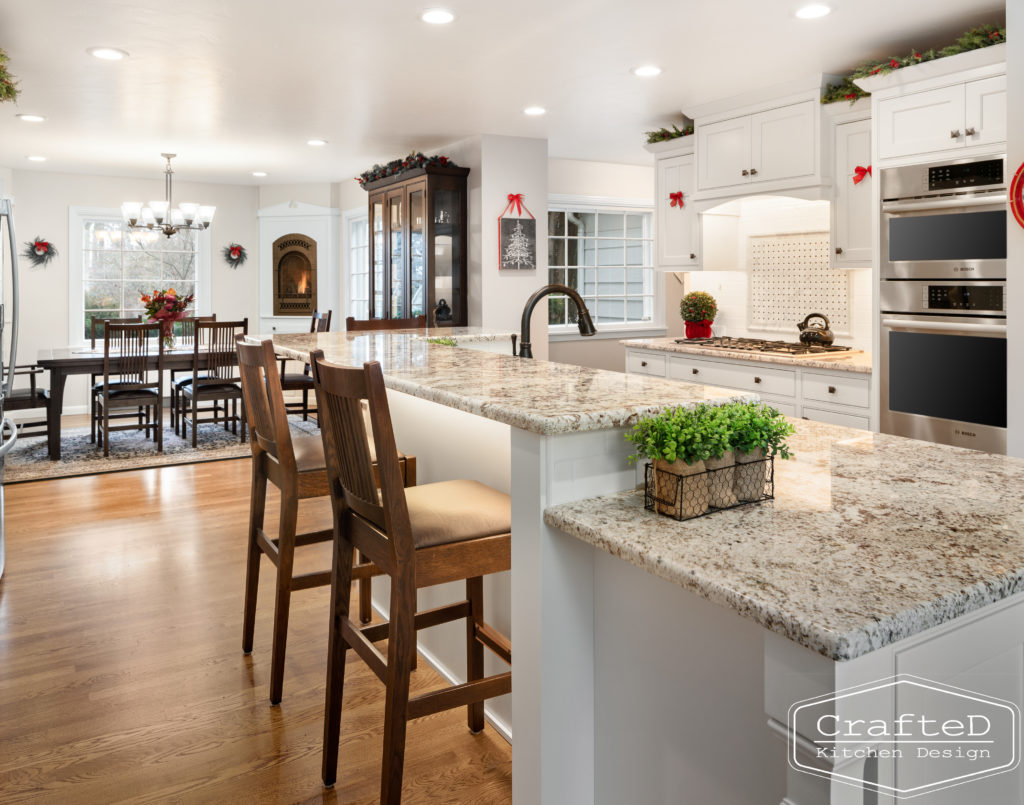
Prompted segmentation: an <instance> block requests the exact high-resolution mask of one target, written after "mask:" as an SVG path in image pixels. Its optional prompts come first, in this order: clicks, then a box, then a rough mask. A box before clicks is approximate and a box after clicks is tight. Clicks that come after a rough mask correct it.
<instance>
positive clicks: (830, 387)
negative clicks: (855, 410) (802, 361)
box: [828, 386, 836, 394]
mask: <svg viewBox="0 0 1024 805" xmlns="http://www.w3.org/2000/svg"><path fill="white" fill-rule="evenodd" d="M828 393H829V394H835V393H836V387H835V386H829V387H828Z"/></svg>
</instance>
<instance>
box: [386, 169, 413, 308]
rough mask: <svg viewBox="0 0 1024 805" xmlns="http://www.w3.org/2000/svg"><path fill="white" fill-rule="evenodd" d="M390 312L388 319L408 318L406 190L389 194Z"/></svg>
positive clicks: (402, 189) (401, 189) (393, 191)
mask: <svg viewBox="0 0 1024 805" xmlns="http://www.w3.org/2000/svg"><path fill="white" fill-rule="evenodd" d="M387 202H388V204H387V216H388V219H387V220H388V257H389V261H388V301H387V305H388V310H389V313H388V315H387V317H386V318H389V319H404V318H408V316H409V314H408V313H407V311H408V309H409V301H408V300H409V283H408V281H407V276H406V264H407V260H406V227H405V188H398V189H396V190H390V191H388V194H387Z"/></svg>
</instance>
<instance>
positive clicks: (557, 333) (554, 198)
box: [545, 193, 667, 341]
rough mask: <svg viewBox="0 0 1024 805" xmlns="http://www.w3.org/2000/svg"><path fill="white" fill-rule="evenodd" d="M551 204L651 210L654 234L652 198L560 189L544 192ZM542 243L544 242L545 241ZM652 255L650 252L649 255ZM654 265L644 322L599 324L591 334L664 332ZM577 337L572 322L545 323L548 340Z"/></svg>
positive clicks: (660, 280) (660, 279) (660, 284)
mask: <svg viewBox="0 0 1024 805" xmlns="http://www.w3.org/2000/svg"><path fill="white" fill-rule="evenodd" d="M552 207H556V208H562V207H588V208H590V207H600V208H604V209H605V210H606V211H608V212H628V211H629V210H637V209H642V210H644V211H645V212H650V214H651V232H652V233H653V235H654V238H657V232H655V231H654V227H655V226H656V223H655V219H656V218H657V216H656V215H655V214H654V199H653V198H616V197H613V196H577V195H567V194H564V193H549V194H548V209H549V210H550V209H551V208H552ZM655 242H656V241H655V240H654V239H653V238H652V242H651V248H652V249H653V248H655V246H654V244H655ZM545 247H546V244H545ZM652 256H653V255H652ZM653 268H654V318H653V320H652V321H651V323H650V324H648V325H637V324H625V323H624V324H623V325H622V326H620V327H615V326H611V325H608V324H602V325H600V326H599V327H598V329H597V333H596V334H595V335H593V336H591V338H595V339H598V340H602V339H620V338H654V337H657V336H662V335H665V333H666V332H667V329H666V327H665V282H664V276H663V273H662V272H660V271H658V269H657V267H656V266H653ZM579 337H580V331H579V328H578V327H577V326H576V325H575V324H555V325H552V324H549V325H548V341H578V340H579Z"/></svg>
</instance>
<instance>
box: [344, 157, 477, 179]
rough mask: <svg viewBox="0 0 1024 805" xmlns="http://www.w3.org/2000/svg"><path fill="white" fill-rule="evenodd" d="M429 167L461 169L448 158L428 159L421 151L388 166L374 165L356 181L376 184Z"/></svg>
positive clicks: (391, 162) (394, 161)
mask: <svg viewBox="0 0 1024 805" xmlns="http://www.w3.org/2000/svg"><path fill="white" fill-rule="evenodd" d="M427 165H434V166H438V167H441V168H457V167H459V166H458V165H456V164H455V163H454V162H452V161H451V160H450V159H448V157H445V156H440V155H438V154H435V155H434V156H432V157H428V156H425V155H424V154H423V153H422V152H420V151H413V152H412V153H411V154H409V156H407V157H405V158H404V159H393V160H391V161H390V162H389V163H388V164H387V165H374V166H373V167H372V168H370V169H369V170H368V171H363V172H362V173H361V174H359V175H358V176H357V177H356V181H357V182H359V184H362V185H364V184H366V183H367V182H375V181H377V180H378V179H383V178H385V177H387V176H397V175H398V174H400V173H405V172H406V171H411V170H415V169H416V168H425V167H426V166H427Z"/></svg>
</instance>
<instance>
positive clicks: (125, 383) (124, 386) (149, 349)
mask: <svg viewBox="0 0 1024 805" xmlns="http://www.w3.org/2000/svg"><path fill="white" fill-rule="evenodd" d="M153 351H156V356H157V359H156V367H155V378H152V377H151V373H152V372H153V371H154V369H153V367H152V365H151V355H152V353H153ZM163 399H164V346H163V342H162V340H161V339H160V325H159V323H156V322H154V323H153V324H144V323H142V322H138V323H134V324H112V323H110V322H108V323H107V324H106V325H105V326H104V328H103V381H102V384H101V386H100V392H99V395H98V396H97V405H98V415H99V427H100V432H99V436H100V437H101V438H102V440H103V456H104V458H106V457H107V456H109V455H110V432H111V431H115V430H118V431H120V430H141V431H144V432H145V433H146V437H147V438H149V436H150V431H152V438H153V440H154V441H155V442H156V449H157V451H158V452H161V453H162V452H163V450H164V429H163V413H164V402H163ZM125 409H134V410H132V411H127V410H125ZM139 411H144V412H145V416H144V417H143V415H142V414H140V413H139ZM151 411H152V414H153V415H152V418H151V417H150V412H151ZM124 419H135V420H136V422H134V423H131V424H126V425H112V424H110V423H111V420H114V421H118V420H124Z"/></svg>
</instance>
